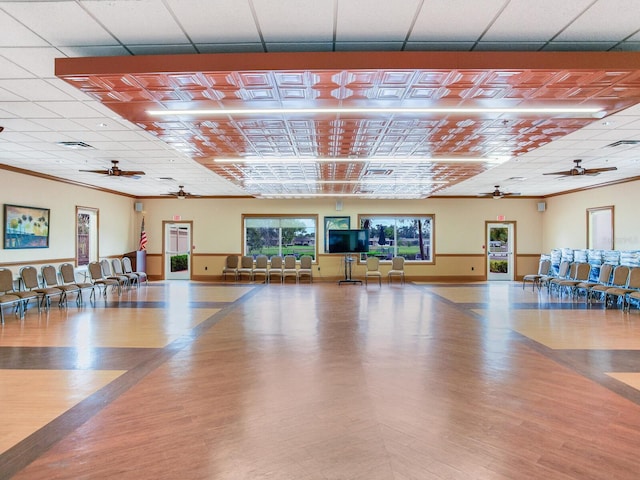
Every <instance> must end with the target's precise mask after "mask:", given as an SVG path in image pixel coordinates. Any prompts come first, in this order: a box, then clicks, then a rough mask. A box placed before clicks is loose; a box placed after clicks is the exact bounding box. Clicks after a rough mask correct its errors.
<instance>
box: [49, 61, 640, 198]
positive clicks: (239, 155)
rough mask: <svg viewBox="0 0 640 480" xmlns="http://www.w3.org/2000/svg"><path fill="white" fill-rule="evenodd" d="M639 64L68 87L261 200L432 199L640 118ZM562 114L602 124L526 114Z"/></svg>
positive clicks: (266, 65)
mask: <svg viewBox="0 0 640 480" xmlns="http://www.w3.org/2000/svg"><path fill="white" fill-rule="evenodd" d="M638 58H639V57H638V55H637V54H635V53H584V52H582V53H576V52H572V53H550V52H529V53H522V52H520V53H514V52H500V53H498V52H491V53H488V52H456V53H453V52H429V53H425V52H358V53H353V52H342V53H336V52H332V53H324V52H323V53H291V54H289V53H287V54H284V53H282V54H278V53H266V54H210V55H157V56H138V57H100V58H97V57H93V58H72V59H58V60H57V62H56V74H57V75H58V76H59V77H60V78H63V79H64V80H66V81H67V82H68V83H70V84H72V85H74V86H75V87H77V88H78V89H80V90H82V91H83V92H85V93H86V94H88V95H90V96H91V97H93V98H94V99H97V100H99V101H100V102H102V103H103V104H104V105H106V106H107V107H108V108H110V109H111V110H113V111H114V112H115V113H117V114H118V115H121V116H122V117H124V118H126V119H128V120H129V121H131V122H133V123H135V124H137V125H139V126H140V127H142V128H144V129H145V130H146V131H148V132H150V133H151V134H153V135H155V136H156V137H158V138H159V139H161V140H163V141H164V142H166V143H168V144H169V145H171V146H173V148H175V149H176V150H178V151H181V152H184V153H185V154H186V155H188V156H190V157H191V158H193V159H195V160H196V161H198V162H199V163H201V164H202V165H204V166H205V167H207V168H209V169H210V170H212V171H213V172H215V173H217V174H218V175H220V176H222V177H223V178H226V179H227V180H229V181H231V182H233V183H234V184H236V185H238V186H240V187H242V188H243V189H244V190H245V191H246V192H247V193H248V194H250V195H255V196H270V195H285V196H311V195H327V194H331V195H338V196H347V195H354V194H356V195H367V196H371V197H388V198H397V197H409V198H415V197H418V198H423V197H428V196H430V195H433V194H434V193H436V192H438V191H439V190H440V189H443V188H446V187H448V186H451V185H454V184H456V183H459V182H461V181H464V180H467V179H469V178H471V177H473V176H475V175H478V174H479V173H481V172H484V171H486V170H487V169H490V168H492V167H493V166H495V165H496V164H498V163H500V162H502V161H506V160H509V159H513V158H517V157H519V156H520V155H523V154H525V153H527V152H531V151H533V150H535V149H538V148H540V147H541V146H543V145H545V144H547V143H549V142H551V141H553V140H557V139H559V138H561V137H563V136H565V135H567V134H569V133H572V132H574V131H576V130H578V129H580V128H583V127H585V126H586V125H588V124H590V123H592V122H594V121H596V120H599V119H601V118H602V117H603V116H606V115H610V114H613V113H616V112H619V111H621V110H622V109H625V108H627V107H630V106H632V105H635V104H636V103H638V102H639V101H640V71H639V70H638V68H637V67H636V66H637V65H639V63H638ZM549 107H550V108H565V107H571V108H575V107H593V108H594V109H596V110H597V111H598V112H597V113H595V114H584V113H558V112H553V113H552V112H532V111H528V112H522V111H519V112H515V111H514V110H512V109H531V108H549ZM348 108H352V109H353V108H355V109H365V110H368V111H365V112H363V111H361V110H359V111H349V110H344V109H348ZM282 109H286V112H283V111H282ZM305 109H307V110H305ZM308 109H316V110H315V111H312V112H310V111H308ZM327 109H328V111H327ZM371 109H386V110H385V111H383V110H376V111H372V110H371ZM389 109H392V110H391V111H390V110H389ZM411 109H414V111H411ZM415 109H439V111H429V112H424V111H420V112H417V111H415ZM444 109H457V110H456V111H444ZM470 109H476V110H477V109H481V110H478V111H473V112H469V111H468V110H470ZM184 110H210V111H211V110H213V111H214V112H208V113H203V112H200V113H197V112H182V113H180V112H178V111H184ZM230 110H233V112H230ZM248 110H250V111H248ZM267 110H268V111H267ZM462 110H465V111H462ZM151 111H160V113H159V114H155V115H154V114H151V113H150V112H151ZM163 112H165V113H163ZM454 160H457V161H454Z"/></svg>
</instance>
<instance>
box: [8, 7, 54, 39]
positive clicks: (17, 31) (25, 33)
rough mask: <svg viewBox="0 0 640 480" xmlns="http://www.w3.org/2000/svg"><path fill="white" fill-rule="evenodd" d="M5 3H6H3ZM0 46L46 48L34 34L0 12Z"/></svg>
mask: <svg viewBox="0 0 640 480" xmlns="http://www.w3.org/2000/svg"><path fill="white" fill-rule="evenodd" d="M3 3H6V2H3ZM0 25H2V28H0V46H1V47H5V46H6V47H41V46H47V42H45V41H44V40H43V39H42V38H40V37H39V36H38V35H37V34H36V33H35V32H33V31H32V30H30V29H29V28H27V27H26V26H24V25H23V24H21V23H20V22H19V21H17V20H16V19H14V18H12V17H11V16H10V15H8V14H7V13H6V12H3V11H2V10H0Z"/></svg>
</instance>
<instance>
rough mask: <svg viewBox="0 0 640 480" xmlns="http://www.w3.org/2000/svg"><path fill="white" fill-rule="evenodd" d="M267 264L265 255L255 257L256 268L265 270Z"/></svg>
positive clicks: (267, 260)
mask: <svg viewBox="0 0 640 480" xmlns="http://www.w3.org/2000/svg"><path fill="white" fill-rule="evenodd" d="M268 264H269V259H268V258H267V256H266V255H258V256H257V257H256V268H263V269H264V268H267V265H268Z"/></svg>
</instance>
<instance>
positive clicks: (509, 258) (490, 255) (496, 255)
mask: <svg viewBox="0 0 640 480" xmlns="http://www.w3.org/2000/svg"><path fill="white" fill-rule="evenodd" d="M513 229H514V225H513V223H510V222H507V223H505V222H503V223H487V244H486V245H487V280H513V278H514V271H513V270H514V268H513V251H514V248H513V245H514V243H515V242H514V239H515V237H514V235H513Z"/></svg>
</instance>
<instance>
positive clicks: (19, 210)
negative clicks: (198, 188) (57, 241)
mask: <svg viewBox="0 0 640 480" xmlns="http://www.w3.org/2000/svg"><path fill="white" fill-rule="evenodd" d="M4 248H5V249H6V250H13V249H20V248H49V209H48V208H39V207H23V206H20V205H7V204H5V205H4Z"/></svg>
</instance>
